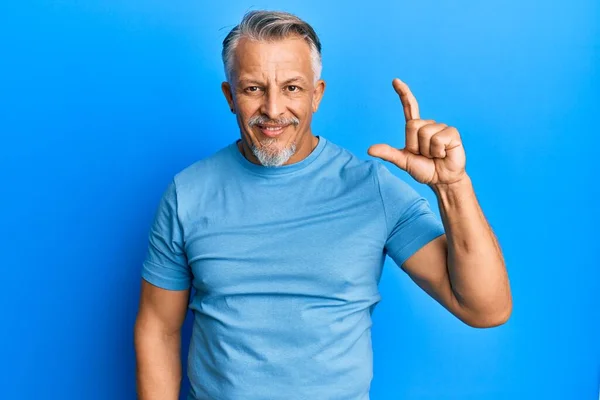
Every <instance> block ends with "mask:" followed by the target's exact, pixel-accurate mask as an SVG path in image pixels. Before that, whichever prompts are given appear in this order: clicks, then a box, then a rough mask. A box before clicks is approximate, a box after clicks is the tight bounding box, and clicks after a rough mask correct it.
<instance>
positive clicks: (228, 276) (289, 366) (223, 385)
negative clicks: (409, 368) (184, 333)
mask: <svg viewBox="0 0 600 400" xmlns="http://www.w3.org/2000/svg"><path fill="white" fill-rule="evenodd" d="M223 62H224V65H225V71H226V75H227V81H226V82H224V83H223V84H222V89H223V93H224V95H225V97H226V99H227V102H228V104H229V107H230V109H231V111H232V113H234V114H235V115H236V117H237V122H238V125H239V128H240V133H241V139H240V140H237V141H235V142H234V143H231V144H230V145H228V146H226V147H225V148H223V149H221V150H219V151H217V152H216V153H215V154H213V155H211V156H210V157H207V158H205V159H203V160H200V161H198V162H196V163H194V164H193V165H191V166H189V167H187V168H186V169H184V170H183V171H181V172H180V173H178V174H177V175H176V176H175V177H174V179H173V181H172V182H171V183H170V184H169V186H168V188H167V189H166V191H165V193H164V195H163V197H162V199H161V202H160V205H159V208H158V211H157V214H156V218H155V221H154V224H153V226H152V229H151V232H150V235H149V248H148V255H147V258H146V260H145V262H144V265H143V272H142V276H143V280H142V292H141V301H140V309H139V315H138V317H137V321H136V326H135V346H136V354H137V362H138V364H137V365H138V370H137V378H138V392H139V395H140V398H141V399H142V400H150V399H161V400H166V399H176V398H177V397H178V393H179V390H180V381H181V359H180V344H181V340H180V330H181V326H182V323H183V321H184V317H185V315H186V308H187V306H188V300H189V297H188V296H189V295H190V288H191V287H192V286H193V287H194V288H195V294H194V296H193V298H192V299H191V302H190V303H189V307H190V308H191V309H192V310H193V313H194V327H193V334H192V339H191V343H190V349H189V357H188V360H189V361H188V375H189V378H190V383H191V393H190V395H189V398H190V399H207V400H208V399H211V400H216V399H223V400H229V399H231V400H234V399H235V400H237V399H244V400H254V399H313V400H318V399H323V400H325V399H326V400H359V399H363V400H364V399H368V398H369V387H370V383H371V378H372V352H371V350H372V347H371V336H370V327H371V313H372V311H373V309H374V307H375V306H376V304H377V303H378V302H379V300H380V295H379V292H378V290H377V285H378V282H379V278H380V276H381V269H382V266H383V263H384V260H385V256H386V255H389V256H390V257H391V258H392V259H393V260H394V261H395V263H396V264H397V265H398V266H400V267H401V268H402V269H403V270H404V271H406V272H407V273H408V274H409V276H410V277H411V278H412V279H413V280H414V281H415V282H416V283H417V284H418V285H419V286H420V287H421V288H422V289H423V290H425V291H426V292H427V293H428V294H429V295H431V296H432V297H433V298H435V299H436V300H437V301H438V302H439V303H440V304H441V305H443V306H444V307H445V308H446V309H448V310H449V312H451V313H452V314H454V315H455V316H456V317H457V318H459V319H460V320H462V321H464V322H465V323H466V324H468V325H470V326H473V327H481V328H483V327H493V326H497V325H500V324H503V323H504V322H505V321H507V319H508V318H509V315H510V313H511V308H512V302H511V295H510V289H509V283H508V277H507V273H506V269H505V266H504V261H503V257H502V253H501V251H500V249H499V246H498V244H497V242H496V239H495V237H494V234H493V233H492V231H491V229H490V227H489V226H488V224H487V222H486V220H485V217H484V215H483V213H482V212H481V209H480V207H479V205H478V202H477V200H476V197H475V194H474V192H473V187H472V185H471V181H470V179H469V176H468V175H467V173H466V171H465V152H464V149H463V147H462V144H461V140H460V136H459V133H458V131H457V130H456V129H455V128H453V127H450V126H447V125H446V124H443V123H437V122H435V121H433V120H425V119H421V118H420V115H419V108H418V105H417V101H416V99H415V98H414V96H413V95H412V94H411V92H410V90H409V88H408V87H407V85H406V84H405V83H403V82H402V81H400V80H398V79H396V80H394V81H393V87H394V89H395V90H396V92H397V93H398V94H399V96H400V100H401V102H402V105H403V108H404V115H405V119H406V147H405V148H404V149H401V150H400V149H395V148H392V147H391V146H388V145H384V144H377V145H374V146H372V147H370V148H369V150H368V154H369V155H371V156H374V157H378V158H380V159H382V160H385V161H388V162H390V163H392V164H394V165H395V166H396V167H398V168H400V169H402V170H405V171H407V172H408V173H409V174H410V175H411V176H412V177H414V178H415V179H416V180H417V181H419V182H421V183H424V184H427V185H429V186H430V187H431V188H432V189H433V190H434V192H435V193H436V195H437V199H438V202H439V208H440V211H441V216H442V221H441V222H440V221H439V220H437V219H436V217H435V216H434V214H433V212H432V211H431V209H430V208H429V205H428V203H427V201H425V199H423V198H422V197H420V196H419V195H418V194H417V193H416V192H415V191H414V190H412V189H411V187H410V186H408V185H407V184H406V183H404V182H403V181H402V180H400V179H399V178H397V177H396V176H395V175H393V174H392V173H391V172H390V171H389V170H388V169H387V168H386V167H385V166H384V165H383V163H381V162H379V161H376V160H373V159H371V160H367V161H363V160H360V159H358V158H357V157H355V156H354V155H353V154H351V153H350V152H349V151H347V150H345V149H343V148H341V147H340V146H338V145H336V144H334V143H333V142H331V141H329V140H327V139H326V138H325V137H323V136H314V135H313V133H312V131H311V127H310V125H311V118H312V114H313V113H314V112H316V111H317V109H318V107H319V103H320V101H321V98H322V96H323V93H324V90H325V82H324V81H323V80H321V79H320V71H321V45H320V42H319V39H318V38H317V35H316V34H315V32H314V31H313V29H312V28H311V27H310V26H309V25H308V24H307V23H305V22H304V21H302V20H300V19H298V18H297V17H295V16H293V15H290V14H287V13H279V12H264V11H255V12H251V13H249V14H247V15H246V16H245V17H244V19H243V21H242V22H241V23H240V25H238V26H236V27H235V28H234V29H233V30H232V31H231V32H230V33H229V35H228V36H227V37H226V39H225V40H224V42H223Z"/></svg>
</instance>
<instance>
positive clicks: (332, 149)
mask: <svg viewBox="0 0 600 400" xmlns="http://www.w3.org/2000/svg"><path fill="white" fill-rule="evenodd" d="M365 154H366V153H365ZM327 158H328V165H330V166H333V167H335V168H337V169H338V170H339V171H340V174H342V177H344V178H352V177H354V178H371V179H374V178H373V176H374V175H375V174H377V169H378V168H379V166H378V164H379V162H378V161H377V160H374V159H365V158H362V157H359V156H358V155H357V154H356V153H354V152H353V151H351V150H349V149H347V148H345V147H342V146H340V145H338V144H337V143H334V142H332V141H330V140H329V141H328V143H327Z"/></svg>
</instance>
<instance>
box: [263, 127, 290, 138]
mask: <svg viewBox="0 0 600 400" xmlns="http://www.w3.org/2000/svg"><path fill="white" fill-rule="evenodd" d="M257 126H258V128H259V129H260V131H261V132H262V133H263V135H265V136H268V137H277V136H279V135H281V134H282V133H283V131H284V130H285V128H287V127H288V126H289V125H257Z"/></svg>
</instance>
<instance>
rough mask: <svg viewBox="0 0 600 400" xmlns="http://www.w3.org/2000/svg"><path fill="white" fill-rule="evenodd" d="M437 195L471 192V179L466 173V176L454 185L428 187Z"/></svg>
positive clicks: (438, 184)
mask: <svg viewBox="0 0 600 400" xmlns="http://www.w3.org/2000/svg"><path fill="white" fill-rule="evenodd" d="M428 186H429V187H430V188H431V189H432V190H433V191H434V192H435V193H436V194H437V195H440V194H448V193H459V192H464V191H471V190H472V189H473V184H472V181H471V177H470V176H469V175H467V173H466V172H465V173H464V175H463V176H462V177H461V178H460V179H458V180H456V181H454V182H452V183H435V184H429V185H428Z"/></svg>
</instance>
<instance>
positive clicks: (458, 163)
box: [367, 78, 467, 185]
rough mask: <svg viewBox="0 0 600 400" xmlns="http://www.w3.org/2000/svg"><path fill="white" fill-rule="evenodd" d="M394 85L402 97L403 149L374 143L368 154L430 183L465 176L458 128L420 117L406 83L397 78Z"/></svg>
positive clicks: (464, 162)
mask: <svg viewBox="0 0 600 400" xmlns="http://www.w3.org/2000/svg"><path fill="white" fill-rule="evenodd" d="M392 85H393V86H394V90H396V93H398V96H400V101H401V102H402V107H403V108H404V117H405V120H406V143H405V147H404V149H397V148H394V147H392V146H390V145H387V144H375V145H373V146H371V147H369V149H368V151H367V153H368V154H369V155H371V156H373V157H378V158H381V159H382V160H385V161H389V162H391V163H392V164H394V165H396V166H397V167H398V168H400V169H402V170H404V171H406V172H408V174H409V175H410V176H412V177H413V178H414V179H415V180H416V181H418V182H421V183H425V184H428V185H437V184H451V183H455V182H458V181H460V180H461V179H463V178H465V177H466V175H467V174H466V172H465V166H466V156H465V151H464V148H463V146H462V141H461V139H460V135H459V133H458V130H457V129H456V128H454V127H452V126H448V125H446V124H443V123H436V122H435V121H434V120H431V119H421V117H420V116H419V105H418V103H417V99H416V98H415V96H413V94H412V92H411V91H410V89H409V88H408V85H406V83H404V82H402V81H401V80H400V79H398V78H396V79H394V80H393V82H392Z"/></svg>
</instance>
